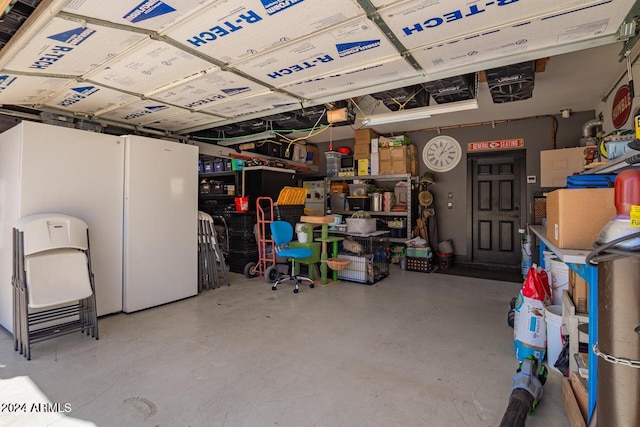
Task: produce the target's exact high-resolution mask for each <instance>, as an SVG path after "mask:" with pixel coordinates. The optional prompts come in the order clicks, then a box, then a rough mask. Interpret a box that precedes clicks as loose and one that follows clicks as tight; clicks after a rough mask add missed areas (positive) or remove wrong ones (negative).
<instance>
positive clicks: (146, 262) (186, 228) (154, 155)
mask: <svg viewBox="0 0 640 427" xmlns="http://www.w3.org/2000/svg"><path fill="white" fill-rule="evenodd" d="M124 142H125V176H124V185H125V186H124V239H123V240H124V254H123V255H124V258H123V259H124V265H123V268H124V273H123V306H122V309H123V311H125V312H126V313H130V312H133V311H137V310H142V309H144V308H149V307H154V306H157V305H160V304H165V303H167V302H171V301H177V300H179V299H183V298H187V297H190V296H193V295H197V293H198V267H197V265H198V263H197V256H198V253H197V251H198V148H197V147H196V146H194V145H186V144H178V143H175V142H169V141H162V140H158V139H152V138H144V137H139V136H126V137H124Z"/></svg>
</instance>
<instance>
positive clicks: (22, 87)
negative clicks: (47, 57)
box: [0, 73, 71, 105]
mask: <svg viewBox="0 0 640 427" xmlns="http://www.w3.org/2000/svg"><path fill="white" fill-rule="evenodd" d="M70 83H71V80H67V79H56V78H49V77H37V76H19V75H11V74H3V73H0V104H18V105H33V104H40V103H42V102H44V101H45V100H46V99H47V98H48V97H50V96H51V95H52V94H53V93H56V92H58V91H59V90H62V89H63V88H64V87H65V86H66V85H68V84H70Z"/></svg>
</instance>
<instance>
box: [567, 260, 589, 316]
mask: <svg viewBox="0 0 640 427" xmlns="http://www.w3.org/2000/svg"><path fill="white" fill-rule="evenodd" d="M568 292H569V295H570V296H571V299H573V305H575V306H576V312H577V313H588V312H589V283H588V282H587V281H586V280H584V279H583V278H582V277H580V276H579V275H578V273H576V272H575V271H574V270H573V269H571V268H570V269H569V289H568Z"/></svg>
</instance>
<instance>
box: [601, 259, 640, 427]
mask: <svg viewBox="0 0 640 427" xmlns="http://www.w3.org/2000/svg"><path fill="white" fill-rule="evenodd" d="M639 327H640V257H637V256H626V257H621V258H616V259H613V260H610V261H604V262H599V263H598V347H599V351H600V352H601V353H602V354H604V355H610V356H613V357H614V359H610V358H609V357H607V359H604V358H603V357H599V358H598V377H597V381H598V384H597V390H598V425H601V426H607V427H627V426H640V405H638V402H640V369H638V368H637V367H636V368H634V367H631V366H628V365H625V364H624V363H615V360H616V359H619V358H625V359H628V360H632V361H633V360H635V361H637V360H640V333H639V332H638V331H640V329H638V328H639Z"/></svg>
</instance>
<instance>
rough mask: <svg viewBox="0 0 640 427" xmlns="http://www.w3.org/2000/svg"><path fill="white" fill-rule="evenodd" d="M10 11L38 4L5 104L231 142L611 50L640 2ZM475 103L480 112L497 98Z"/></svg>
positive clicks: (24, 32) (77, 0) (0, 84)
mask: <svg viewBox="0 0 640 427" xmlns="http://www.w3.org/2000/svg"><path fill="white" fill-rule="evenodd" d="M0 3H1V2H0ZM11 5H13V6H14V7H15V8H18V7H19V6H22V7H23V9H24V6H25V5H26V6H32V7H35V11H34V12H33V13H32V14H31V15H30V17H29V18H28V19H26V20H25V22H23V23H20V24H21V27H20V30H19V31H17V32H16V33H15V35H13V36H12V37H11V39H10V40H8V41H7V43H6V44H5V45H4V47H3V49H2V50H1V51H0V70H1V71H0V104H3V107H4V108H9V109H11V108H16V107H17V108H20V107H25V108H28V109H34V110H36V111H48V112H53V113H56V114H63V115H65V116H68V117H74V118H77V119H78V120H80V119H82V120H88V121H91V122H97V123H101V124H116V125H122V126H127V127H129V128H131V127H133V128H135V129H138V130H141V131H160V132H163V133H165V134H167V135H194V134H203V132H204V134H207V135H216V134H218V135H223V136H226V135H231V136H233V135H236V134H243V133H248V131H247V129H249V128H251V126H243V125H246V124H252V123H254V122H256V121H257V124H256V125H255V126H254V128H255V127H256V126H258V127H259V126H261V125H260V120H256V119H260V118H263V117H270V118H273V120H276V121H277V120H285V119H287V118H288V119H291V118H292V117H291V114H288V115H287V113H294V116H296V117H298V118H304V119H305V120H304V121H298V122H296V121H295V120H293V121H291V122H290V123H288V124H291V125H295V124H296V123H308V125H309V126H313V125H314V124H317V123H320V122H326V120H325V119H322V117H320V116H319V115H318V111H320V115H321V113H322V111H324V109H325V108H326V107H327V106H328V107H329V108H331V107H339V106H343V105H347V106H349V108H352V107H353V106H354V105H355V103H357V104H358V105H357V108H356V109H354V112H355V113H357V114H358V115H359V116H362V115H365V114H370V113H371V112H372V111H373V109H372V108H369V106H370V105H374V104H375V102H371V101H370V100H371V99H372V98H369V97H366V96H365V95H369V94H379V93H391V95H389V96H393V93H394V90H397V89H398V88H409V87H415V85H422V84H424V83H427V82H436V81H439V80H441V79H447V78H451V77H456V76H465V75H469V74H471V75H472V76H475V74H473V73H476V72H479V71H484V70H488V69H492V68H497V67H506V66H510V65H513V64H518V63H526V62H527V61H534V60H539V59H541V58H546V57H550V56H555V55H560V54H565V53H568V52H574V51H579V50H582V49H587V48H594V47H598V46H603V45H610V44H611V43H614V42H616V41H618V30H619V28H620V25H621V24H622V23H623V22H624V21H625V19H626V20H627V21H629V18H628V15H631V16H633V14H632V13H631V12H633V11H635V10H636V9H637V2H636V1H635V0H615V1H612V0H609V1H603V0H599V1H593V0H591V1H590V0H570V1H569V0H565V1H557V0H483V1H469V0H447V1H444V0H406V1H397V0H396V1H394V0H145V1H140V0H135V1H126V0H120V1H110V2H104V1H101V0H43V1H42V2H39V1H38V0H13V1H11V2H10V7H11ZM36 6H37V7H36ZM27 9H28V8H27ZM619 47H620V46H619ZM532 84H533V83H532ZM431 86H432V87H433V85H431ZM396 93H397V92H396ZM474 96H475V93H474ZM363 99H364V100H367V101H368V102H366V103H365V102H363V101H362V100H363ZM377 99H380V97H377ZM427 99H428V98H427ZM432 99H433V97H432ZM534 99H535V95H534ZM478 100H479V102H480V109H482V108H483V105H486V104H491V102H492V101H491V97H486V96H485V97H478ZM431 102H433V101H431ZM375 105H377V104H375ZM410 106H412V105H407V108H408V107H410ZM367 108H369V109H367ZM314 114H315V115H314ZM301 126H303V125H302V124H301ZM303 127H305V126H303ZM238 129H240V130H238ZM221 130H224V131H225V132H226V133H222V132H219V131H221Z"/></svg>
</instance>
